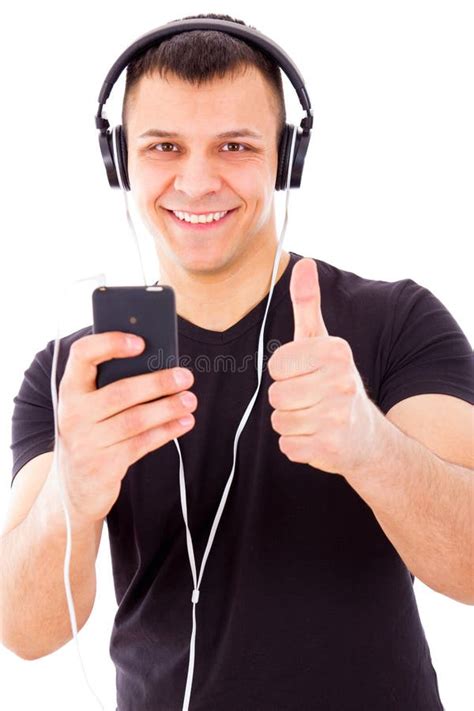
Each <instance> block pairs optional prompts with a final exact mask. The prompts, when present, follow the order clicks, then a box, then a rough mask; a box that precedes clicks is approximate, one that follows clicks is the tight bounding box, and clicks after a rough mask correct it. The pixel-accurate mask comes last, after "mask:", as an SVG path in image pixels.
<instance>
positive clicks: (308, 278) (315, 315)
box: [290, 258, 328, 341]
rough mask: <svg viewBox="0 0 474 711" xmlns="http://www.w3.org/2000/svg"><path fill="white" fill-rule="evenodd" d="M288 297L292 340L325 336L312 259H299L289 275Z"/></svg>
mask: <svg viewBox="0 0 474 711" xmlns="http://www.w3.org/2000/svg"><path fill="white" fill-rule="evenodd" d="M290 295H291V301H292V303H293V317H294V322H295V333H294V340H295V341H297V340H300V339H302V338H312V337H314V336H327V335H328V332H327V329H326V325H325V323H324V320H323V315H322V313H321V292H320V288H319V278H318V269H317V265H316V262H315V261H314V259H309V258H308V259H300V260H299V261H298V262H296V264H295V266H294V267H293V271H292V273H291V280H290Z"/></svg>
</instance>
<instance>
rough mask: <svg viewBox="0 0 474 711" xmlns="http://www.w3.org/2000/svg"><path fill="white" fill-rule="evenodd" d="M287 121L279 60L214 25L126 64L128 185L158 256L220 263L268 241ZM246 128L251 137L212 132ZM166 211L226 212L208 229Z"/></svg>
mask: <svg viewBox="0 0 474 711" xmlns="http://www.w3.org/2000/svg"><path fill="white" fill-rule="evenodd" d="M195 17H203V18H204V17H205V18H215V19H224V20H228V21H234V22H239V23H240V24H245V23H243V22H241V21H240V20H233V18H231V17H229V16H228V15H214V14H209V15H197V16H195ZM183 19H188V18H183ZM285 122H286V115H285V106H284V99H283V86H282V81H281V73H280V69H279V67H278V65H276V64H275V63H274V61H273V60H271V59H270V58H268V57H267V56H265V55H264V54H262V53H261V52H260V51H259V50H257V49H254V48H253V47H250V46H249V45H247V44H246V43H245V42H243V41H241V40H239V39H238V38H235V37H232V36H230V35H227V34H224V33H222V32H216V31H207V30H206V31H201V30H200V31H191V32H185V33H182V34H179V35H175V36H173V37H171V38H169V39H168V40H165V41H163V42H162V43H161V44H160V45H159V46H158V47H153V48H151V49H149V50H148V51H146V52H145V53H144V54H143V55H142V56H141V57H138V58H137V59H136V60H135V61H134V62H132V63H131V64H130V65H129V66H128V69H127V80H126V90H125V97H124V105H123V113H122V125H123V127H124V131H125V136H126V139H127V145H128V172H129V177H130V185H131V190H132V193H133V194H134V196H135V198H136V202H137V205H138V207H139V210H140V212H141V214H142V217H143V219H144V221H145V223H146V224H147V226H148V228H149V229H150V231H151V233H152V234H153V236H154V237H155V240H156V246H157V249H158V251H159V254H160V257H164V258H167V259H168V260H171V261H174V262H175V264H177V265H178V264H179V265H180V266H181V267H182V268H184V269H185V270H189V271H197V272H202V271H216V270H217V271H219V270H220V269H222V268H223V267H224V266H225V265H226V264H227V265H228V264H229V263H230V262H232V261H234V260H235V259H236V258H237V257H238V256H239V255H240V256H242V254H243V252H245V251H246V250H248V249H253V250H258V249H260V248H261V247H262V245H263V243H264V242H268V240H272V241H273V242H274V241H275V226H274V209H273V193H274V187H275V178H276V172H277V164H278V153H277V151H278V143H279V140H280V136H281V132H282V130H283V128H284V126H285ZM244 128H245V129H249V131H250V132H253V133H255V134H258V137H257V136H251V135H242V136H237V135H228V136H220V135H219V134H222V133H225V132H229V131H235V130H237V129H244ZM156 129H160V131H162V132H163V131H164V132H168V133H173V134H175V135H173V136H170V135H165V134H164V133H161V134H160V135H157V134H156V133H154V132H155V130H156ZM144 134H147V135H144ZM170 210H176V211H187V212H194V213H203V212H204V213H205V212H221V211H225V210H233V212H231V213H230V214H229V215H228V216H226V217H225V218H224V220H223V222H222V224H216V226H215V227H213V228H212V229H210V230H206V231H197V230H192V231H190V230H189V229H185V228H183V227H181V223H180V222H179V220H178V219H177V218H176V217H175V216H174V215H173V214H172V213H171V212H170Z"/></svg>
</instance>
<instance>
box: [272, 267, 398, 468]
mask: <svg viewBox="0 0 474 711" xmlns="http://www.w3.org/2000/svg"><path fill="white" fill-rule="evenodd" d="M290 294H291V300H292V303H293V313H294V321H295V333H294V340H293V341H290V342H289V343H285V344H284V345H282V346H280V347H279V348H278V349H277V350H276V351H275V352H274V353H273V355H272V357H271V358H270V360H269V361H268V370H269V373H270V376H271V377H272V378H273V380H274V381H275V382H274V383H272V385H271V386H270V387H269V389H268V398H269V401H270V405H271V406H272V407H273V408H274V412H272V415H271V423H272V427H273V429H274V430H275V431H276V432H278V434H280V435H281V437H280V438H279V446H280V449H281V451H282V452H283V453H284V454H285V455H286V456H287V457H288V459H290V460H291V461H292V462H301V463H303V464H310V465H311V466H313V467H315V468H316V469H320V470H322V471H325V472H330V473H337V474H342V475H343V476H346V475H348V476H350V474H351V473H352V472H354V473H356V472H357V473H359V472H360V471H361V470H363V468H364V462H366V463H367V460H368V459H370V458H373V455H374V452H375V450H376V448H377V442H378V439H379V434H381V429H382V427H383V421H384V420H385V418H384V416H383V414H382V413H381V412H380V411H379V410H378V409H377V407H376V406H375V405H374V403H373V402H372V401H371V400H370V399H369V397H368V395H367V393H366V391H365V387H364V384H363V382H362V379H361V377H360V374H359V371H358V370H357V368H356V366H355V364H354V359H353V356H352V349H351V347H350V345H349V343H348V342H347V341H346V340H344V339H343V338H339V337H337V336H330V335H329V334H328V331H327V329H326V325H325V323H324V320H323V316H322V313H321V293H320V288H319V279H318V270H317V265H316V263H315V261H314V260H313V259H300V260H299V261H298V262H297V263H296V264H295V266H294V267H293V271H292V274H291V282H290Z"/></svg>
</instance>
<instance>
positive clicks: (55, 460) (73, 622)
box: [51, 274, 105, 711]
mask: <svg viewBox="0 0 474 711" xmlns="http://www.w3.org/2000/svg"><path fill="white" fill-rule="evenodd" d="M91 280H95V281H96V283H98V285H99V286H103V285H104V284H105V275H104V274H97V275H96V276H95V277H89V278H86V279H76V280H75V281H74V282H72V283H73V284H77V283H79V282H84V281H91ZM59 303H60V307H59V314H58V320H57V332H56V339H55V341H54V352H53V362H52V366H51V397H52V401H53V412H54V433H55V446H54V452H53V476H54V477H55V479H56V482H57V485H58V487H59V494H60V497H61V503H62V506H63V510H64V516H65V518H66V555H65V559H64V586H65V588H66V600H67V606H68V611H69V619H70V621H71V629H72V634H73V636H74V641H75V644H76V650H77V654H78V657H79V663H80V665H81V669H82V673H83V675H84V679H85V681H86V684H87V686H88V688H89V691H90V692H91V694H92V695H93V696H94V698H95V700H96V702H97V704H98V705H99V707H100V708H101V709H102V711H105V706H104V705H103V703H102V701H101V700H100V699H99V697H98V696H97V694H96V693H95V691H94V689H93V688H92V686H91V685H90V683H89V679H88V677H87V674H86V670H85V667H84V663H83V661H82V657H81V651H80V648H79V640H78V636H77V635H78V631H77V620H76V613H75V610H74V601H73V598H72V593H71V582H70V563H71V520H70V518H69V512H68V509H67V503H66V495H65V492H64V485H63V481H62V476H61V475H60V473H59V466H58V458H59V448H60V446H61V439H60V437H59V427H58V391H57V388H56V371H57V363H58V356H59V345H60V338H61V310H62V309H61V307H63V308H64V307H65V305H66V304H67V303H68V298H67V296H66V295H65V298H64V299H61V300H60V302H59Z"/></svg>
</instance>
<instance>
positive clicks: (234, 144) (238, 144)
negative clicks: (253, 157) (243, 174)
mask: <svg viewBox="0 0 474 711" xmlns="http://www.w3.org/2000/svg"><path fill="white" fill-rule="evenodd" d="M224 145H226V146H241V147H242V148H243V149H244V151H246V150H248V149H247V146H244V144H243V143H225V144H224ZM224 153H243V151H239V150H237V151H224Z"/></svg>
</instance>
